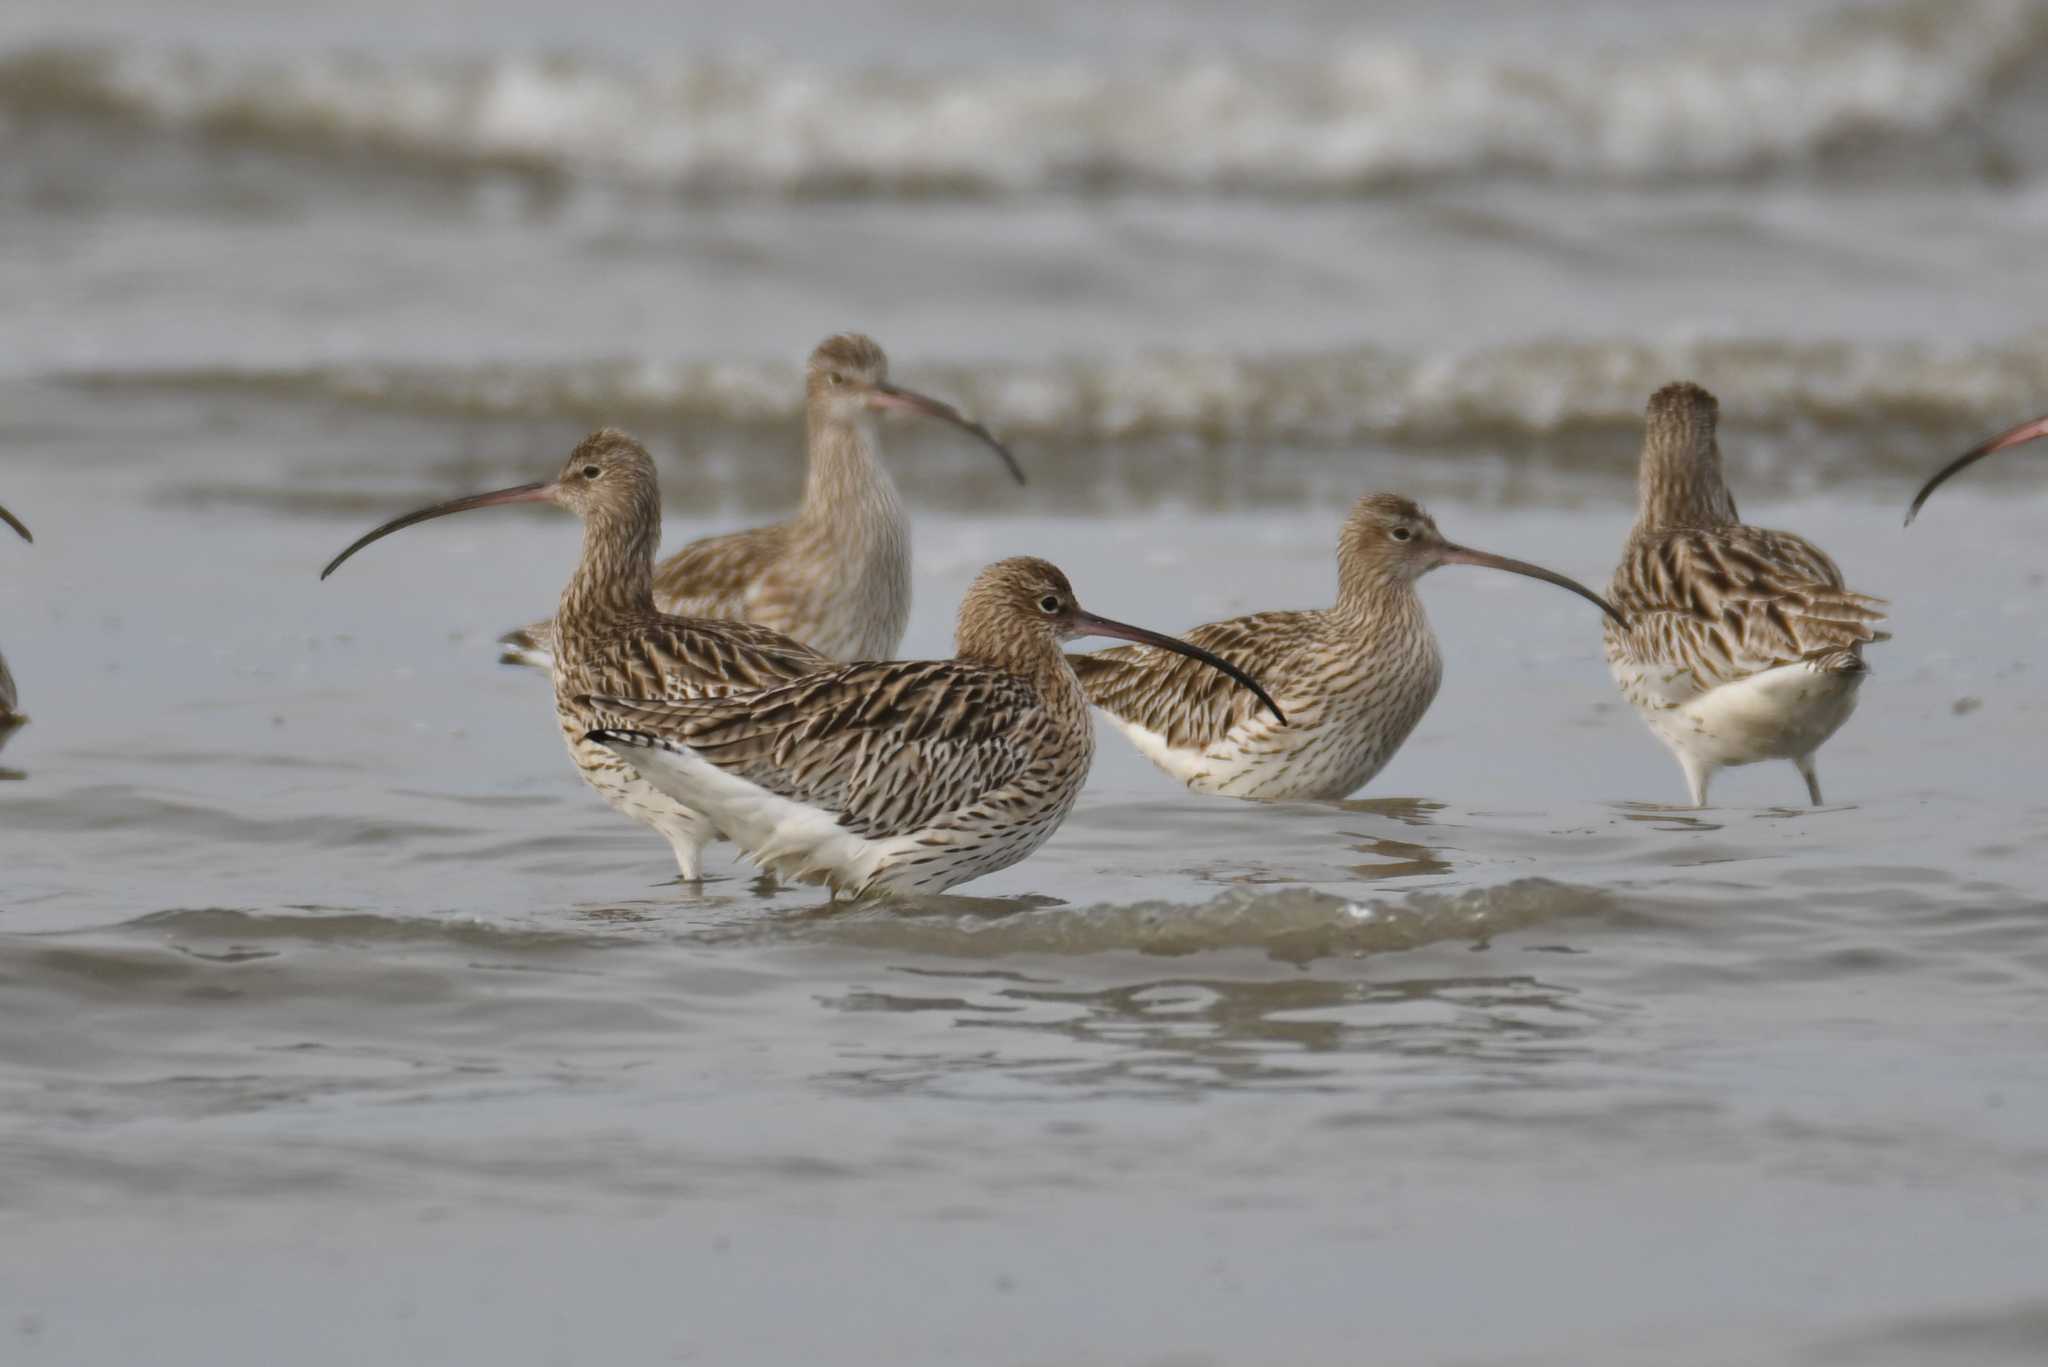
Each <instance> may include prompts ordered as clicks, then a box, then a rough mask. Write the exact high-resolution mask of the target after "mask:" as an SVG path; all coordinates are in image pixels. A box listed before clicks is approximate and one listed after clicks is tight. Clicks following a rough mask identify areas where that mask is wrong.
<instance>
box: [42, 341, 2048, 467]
mask: <svg viewBox="0 0 2048 1367" xmlns="http://www.w3.org/2000/svg"><path fill="white" fill-rule="evenodd" d="M912 369H914V371H915V373H916V374H917V376H918V383H919V386H920V387H921V388H925V389H929V390H930V391H931V392H933V393H937V394H942V395H945V396H947V397H949V398H954V399H958V400H961V401H962V402H963V405H964V406H965V407H966V408H968V409H970V410H971V411H973V412H974V413H975V414H976V415H977V416H979V417H981V418H982V419H983V420H985V421H986V422H988V423H989V424H990V425H991V426H992V427H994V428H995V429H996V430H997V431H999V432H1001V433H1003V434H1004V435H1006V436H1008V437H1012V438H1017V439H1033V440H1037V441H1041V442H1044V443H1046V444H1048V445H1053V444H1058V445H1061V446H1086V445H1091V444H1116V443H1126V442H1153V441H1160V440H1166V441H1194V442H1199V443H1204V444H1213V445H1229V444H1237V443H1249V444H1270V445H1283V444H1285V445H1301V446H1325V445H1331V444H1339V443H1357V442H1373V441H1398V442H1408V443H1415V442H1421V443H1434V444H1441V445H1459V444H1471V445H1480V446H1486V445H1490V444H1494V443H1498V442H1500V441H1503V440H1518V439H1527V438H1573V437H1578V436H1583V435H1601V434H1623V435H1626V434H1632V433H1634V432H1636V431H1637V430H1639V428H1640V424H1641V422H1642V412H1643V403H1644V401H1645V399H1646V398H1647V397H1648V396H1649V394H1650V392H1651V391H1652V390H1654V389H1656V388H1657V387H1658V386H1660V385H1662V384H1665V383H1667V382H1669V381H1670V380H1673V379H1678V378H1687V379H1692V380H1696V381H1698V382H1699V383H1701V384H1704V385H1706V386H1707V387H1708V388H1709V389H1712V390H1714V391H1715V392H1716V393H1717V394H1718V395H1719V396H1720V397H1721V400H1722V408H1723V411H1724V413H1725V414H1726V415H1727V416H1728V418H1729V420H1730V421H1731V422H1732V423H1737V424H1741V425H1742V426H1744V427H1746V428H1748V429H1750V430H1752V431H1754V430H1758V429H1763V430H1775V431H1781V432H1823V433H1835V434H1841V435H1846V436H1850V437H1858V438H1860V437H1865V436H1869V435H1872V434H1876V433H1880V432H1884V431H1886V430H1888V429H1894V428H1903V429H1910V430H1913V431H1916V432H1919V433H1923V434H1924V433H1936V434H1942V435H1958V434H1961V433H1963V432H1967V431H1969V430H1970V429H1973V428H1977V427H1985V426H1988V425H1995V424H2001V423H2005V422H2010V421H2012V420H2014V419H2016V418H2018V417H2023V416H2026V415H2027V414H2030V413H2034V412H2038V411H2039V410H2040V408H2041V407H2042V406H2043V403H2044V396H2048V333H2035V334H2032V335H2029V336H2024V337H2020V338H2015V339H2012V340H2009V341H2007V342H2003V343H1999V344H1994V345H1985V346H1969V347H1962V346H1941V345H1928V344H1921V343H1892V344H1880V343H1850V342H1794V341H1785V340H1769V339H1757V340H1709V341H1686V342H1670V343H1657V342H1647V341H1545V342H1531V343H1526V344H1522V345H1517V346H1506V347H1493V348H1475V349H1471V350H1462V351H1448V352H1441V353H1434V354H1424V355H1418V356H1407V355H1401V354H1397V353H1394V352H1390V351H1384V350H1380V349H1376V348H1357V349H1349V350H1338V351H1330V352H1321V353H1310V354H1281V355H1252V356H1237V355H1229V354H1205V353H1162V354H1156V355H1150V356H1140V357H1134V358H1131V359H1127V360H1092V359H1086V358H1071V359H1065V360H1055V361H1050V362H1045V363H1028V362H1027V363H1019V362H1004V363H994V364H989V365H986V366H973V365H958V364H944V363H940V364H933V363H926V362H923V361H915V362H913V363H912V364H910V365H908V366H906V371H908V370H912ZM71 378H72V379H74V380H77V381H79V382H82V383H87V384H92V385H96V386H103V387H107V388H114V389H132V388H163V389H187V390H213V391H225V392H240V393H248V394H251V395H254V396H274V397H278V398H285V399H307V400H315V401H320V402H340V403H344V404H352V405H361V406H364V407H368V408H377V409H388V410H396V411H406V412H415V413H423V414H447V415H451V416H458V417H475V416H481V417H505V418H535V419H567V420H578V421H587V422H590V423H593V424H595V423H601V422H622V423H647V422H654V423H660V424H664V425H669V424H674V423H684V424H710V425H729V426H736V427H750V426H756V425H763V424H775V425H783V426H788V427H792V428H793V427H794V426H795V424H797V423H798V422H799V421H800V420H801V405H802V396H803V384H802V378H801V375H800V373H799V371H798V368H797V367H796V366H795V365H793V364H786V363H760V364H748V363H743V362H737V361H721V362H716V363H685V362H661V361H653V360H616V361H593V362H585V363H569V364H557V365H533V366H522V365H480V366H413V365H391V366H377V365H343V366H332V367H312V368H306V369H291V370H276V371H269V370H258V371H250V370H215V369H203V370H184V371H141V372H122V373H117V374H95V375H83V376H74V377H71ZM1863 458H1864V457H1863V456H1860V455H1859V456H1858V459H1859V460H1861V459H1863ZM1869 458H1870V459H1871V460H1872V461H1873V462H1874V463H1873V466H1872V468H1876V464H1875V463H1876V462H1881V460H1882V459H1883V453H1882V452H1872V453H1870V456H1869ZM1924 458H1925V452H1924V451H1922V450H1919V449H1918V448H1915V449H1914V451H1913V453H1912V456H1911V459H1912V460H1914V461H1921V460H1924ZM1916 468H1917V467H1916Z"/></svg>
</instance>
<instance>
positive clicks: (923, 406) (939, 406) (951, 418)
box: [868, 382, 1024, 484]
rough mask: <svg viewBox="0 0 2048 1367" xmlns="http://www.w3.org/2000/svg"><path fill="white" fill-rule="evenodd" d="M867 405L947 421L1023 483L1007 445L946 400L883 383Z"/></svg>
mask: <svg viewBox="0 0 2048 1367" xmlns="http://www.w3.org/2000/svg"><path fill="white" fill-rule="evenodd" d="M868 407H870V408H878V409H889V408H894V409H898V410H900V411H902V412H905V413H922V414H923V415H924V416H925V417H927V418H937V419H939V420H940V421H941V422H950V423H952V424H953V426H955V427H957V428H959V429H960V430H961V431H963V432H966V433H967V434H968V435H970V436H972V437H974V438H975V439H976V440H978V441H981V442H983V443H985V444H986V445H987V446H988V449H989V450H991V451H993V452H995V453H996V455H997V456H999V457H1000V458H1001V459H1002V462H1003V464H1004V465H1005V466H1006V467H1008V469H1009V471H1010V478H1011V479H1014V480H1016V481H1017V482H1018V483H1019V484H1022V483H1023V482H1024V467H1023V466H1021V465H1019V464H1017V458H1016V457H1015V456H1013V455H1011V454H1010V449H1009V448H1008V447H1007V446H1004V445H1003V444H1002V443H1001V442H999V441H997V440H996V434H995V433H993V432H991V431H989V430H988V429H987V428H986V427H983V426H982V425H981V424H980V423H978V422H976V421H974V419H972V418H970V417H968V416H967V415H966V414H965V413H962V412H961V411H960V410H959V409H957V408H955V407H953V405H951V404H949V403H940V402H939V401H938V400H937V399H933V398H928V397H926V396H925V395H923V394H919V393H917V392H916V391H915V390H910V389H899V388H897V387H896V386H895V385H893V384H889V383H887V382H884V383H882V384H878V385H876V386H875V387H874V388H873V389H872V390H870V391H869V393H868Z"/></svg>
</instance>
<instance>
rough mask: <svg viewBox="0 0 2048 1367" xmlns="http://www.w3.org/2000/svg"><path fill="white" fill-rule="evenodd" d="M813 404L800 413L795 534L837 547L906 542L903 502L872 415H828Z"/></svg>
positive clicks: (907, 533) (907, 534) (906, 532)
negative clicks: (805, 450)
mask: <svg viewBox="0 0 2048 1367" xmlns="http://www.w3.org/2000/svg"><path fill="white" fill-rule="evenodd" d="M819 407H820V406H819V405H813V406H812V408H811V410H810V412H809V413H808V414H806V423H805V426H806V427H807V428H808V429H809V430H808V433H807V439H808V444H809V447H810V450H809V469H808V470H807V472H806V473H805V476H804V501H803V507H802V508H801V509H800V510H799V511H798V513H797V517H796V523H797V529H798V532H799V534H800V535H803V534H805V533H808V534H810V535H812V536H815V537H818V538H821V539H824V540H828V541H830V542H832V543H834V544H837V545H844V544H847V543H848V542H854V543H859V544H863V545H865V544H868V543H873V542H878V541H891V540H893V541H897V542H902V543H905V544H906V546H907V542H908V538H909V531H908V528H907V526H906V524H905V519H904V516H903V501H902V499H901V498H900V497H899V496H898V494H897V492H896V482H895V481H894V480H893V479H891V478H890V477H889V472H888V470H887V469H886V468H885V467H884V466H883V465H882V461H881V441H880V438H879V434H878V433H877V432H876V429H875V419H874V418H873V417H872V416H869V415H866V414H863V415H862V416H860V417H858V418H853V419H844V418H837V417H832V416H828V415H827V414H825V413H822V412H820V411H818V409H819Z"/></svg>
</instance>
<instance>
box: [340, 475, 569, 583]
mask: <svg viewBox="0 0 2048 1367" xmlns="http://www.w3.org/2000/svg"><path fill="white" fill-rule="evenodd" d="M554 501H555V482H554V481H553V480H551V479H544V480H541V481H540V482H539V483H536V484H520V485H516V486H514V487H513V488H510V489H498V490H494V491H493V492H491V493H488V494H471V495H469V496H468V497H467V498H451V499H449V500H448V501H447V502H446V503H436V504H435V505H434V506H433V507H431V508H422V509H420V510H419V511H418V512H416V513H407V514H406V515H405V516H404V517H394V518H392V519H391V520H390V521H389V522H387V523H385V524H384V525H383V526H381V527H378V528H377V529H376V530H374V531H368V532H364V533H363V534H362V535H361V536H359V537H357V538H356V539H355V540H354V541H353V542H352V543H350V545H349V548H348V549H347V550H345V551H343V552H342V553H341V554H340V555H337V556H335V557H334V559H332V560H330V561H328V562H327V568H326V569H324V570H322V571H320V577H321V578H322V579H325V578H326V577H327V576H328V575H330V574H333V573H334V572H335V571H336V570H338V569H340V568H341V562H342V561H344V560H346V559H348V558H349V557H350V556H352V555H354V554H355V553H356V552H357V551H359V550H361V549H362V548H363V547H365V546H367V545H369V544H370V543H371V542H372V541H375V540H377V539H378V538H379V537H386V536H389V535H391V533H393V532H395V531H399V530H402V529H403V528H406V527H410V526H412V524H413V523H415V522H425V521H427V520H429V519H430V518H436V517H446V516H448V514H450V513H466V512H468V511H469V510H470V509H471V508H495V507H497V506H498V505H499V504H500V503H552V502H554Z"/></svg>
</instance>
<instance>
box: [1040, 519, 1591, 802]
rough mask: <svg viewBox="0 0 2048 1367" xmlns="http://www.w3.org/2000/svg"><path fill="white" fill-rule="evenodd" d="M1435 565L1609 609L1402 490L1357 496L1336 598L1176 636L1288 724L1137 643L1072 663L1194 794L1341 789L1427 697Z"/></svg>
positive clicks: (1403, 735) (1141, 744)
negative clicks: (1526, 583)
mask: <svg viewBox="0 0 2048 1367" xmlns="http://www.w3.org/2000/svg"><path fill="white" fill-rule="evenodd" d="M1445 564H1476V565H1484V566H1490V567H1492V568H1494V569H1502V570H1507V571H1509V572H1511V573H1516V574H1524V575H1529V576H1532V577H1534V578H1538V579H1544V580H1547V581H1549V582H1551V583H1555V584H1559V585H1561V586H1563V587H1564V588H1567V589H1570V590H1571V591H1572V592H1574V593H1578V594H1580V595H1581V596H1583V597H1585V598H1588V599H1590V600H1592V601H1593V602H1594V603H1595V604H1597V605H1599V606H1600V607H1601V608H1603V609H1606V604H1605V603H1602V602H1601V600H1600V598H1599V596H1598V595H1597V594H1595V593H1593V592H1592V591H1591V590H1590V589H1587V588H1585V587H1584V586H1583V585H1580V584H1577V583H1575V582H1573V581H1572V580H1569V579H1566V578H1564V577H1563V576H1561V575H1557V574H1554V573H1552V572H1551V571H1549V570H1544V569H1541V568H1539V567H1537V566H1534V565H1530V564H1527V563H1525V562H1522V561H1518V560H1504V559H1502V558H1500V557H1498V556H1492V555H1487V554H1485V553H1484V552H1480V551H1472V550H1468V549H1466V548H1465V547H1462V546H1456V545H1453V544H1451V543H1450V542H1448V541H1446V540H1444V538H1443V535H1442V533H1440V532H1439V531H1438V530H1437V526H1436V523H1435V521H1434V520H1432V519H1431V518H1430V516H1429V514H1428V513H1426V512H1424V511H1423V510H1422V508H1421V507H1420V506H1419V505H1417V504H1416V503H1414V502H1412V501H1411V500H1409V499H1406V498H1402V497H1400V496H1399V495H1397V494H1368V495H1366V496H1365V497H1364V498H1361V499H1360V500H1359V501H1358V502H1357V503H1356V504H1355V505H1354V506H1353V507H1352V510H1351V515H1350V516H1349V517H1348V518H1347V519H1346V520H1345V523H1344V529H1343V532H1342V534H1341V535H1340V537H1339V539H1338V543H1337V602H1336V605H1335V606H1334V607H1330V608H1318V609H1311V610H1305V611H1294V612H1261V613H1255V614H1253V615H1251V616H1249V617H1234V618H1231V619H1230V620H1228V621H1223V622H1211V623H1209V624H1208V625H1206V626H1199V627H1196V628H1195V629H1194V630H1192V631H1190V632H1188V633H1187V635H1186V638H1185V639H1186V640H1187V641H1189V642H1190V643H1192V644H1194V645H1198V646H1201V647H1202V648H1203V649H1205V650H1209V651H1213V652H1215V653H1216V654H1217V655H1220V656H1222V657H1223V658H1224V659H1226V660H1229V661H1231V662H1232V663H1234V664H1236V665H1237V666H1239V667H1240V668H1242V669H1244V670H1246V671H1247V672H1249V673H1251V674H1253V675H1256V676H1257V677H1258V678H1259V679H1261V680H1263V681H1264V682H1265V683H1266V684H1267V686H1268V687H1269V688H1270V689H1272V690H1273V694H1274V696H1275V698H1277V699H1278V701H1279V702H1280V705H1281V706H1282V707H1283V708H1285V709H1286V711H1287V723H1286V724H1285V725H1281V724H1279V723H1277V722H1275V721H1273V720H1272V719H1271V718H1269V717H1267V716H1265V715H1264V714H1262V713H1260V712H1259V711H1258V710H1257V709H1256V708H1254V707H1252V706H1249V705H1247V704H1248V701H1249V700H1248V699H1246V698H1245V697H1243V696H1241V695H1239V694H1237V693H1236V692H1234V691H1233V690H1231V689H1228V688H1219V687H1217V686H1216V677H1217V676H1216V675H1214V673H1213V672H1211V671H1207V670H1200V669H1193V668H1190V667H1189V662H1187V661H1186V660H1184V659H1182V658H1181V657H1179V656H1176V655H1168V654H1165V653H1164V652H1161V651H1157V650H1154V649H1152V648H1150V647H1148V646H1117V647H1115V648H1113V649H1110V650H1102V651H1097V652H1094V653H1093V654H1087V655H1076V656H1074V657H1073V664H1074V670H1075V673H1077V674H1078V675H1079V676H1080V679H1081V683H1082V685H1083V687H1085V688H1086V689H1087V691H1088V700H1089V701H1090V702H1092V703H1094V704H1095V705H1096V706H1097V707H1099V708H1101V709H1102V710H1103V711H1104V712H1106V713H1107V714H1108V715H1109V717H1110V720H1111V721H1112V722H1114V723H1115V724H1116V726H1117V727H1118V729H1120V730H1121V731H1122V732H1123V733H1124V735H1125V736H1127V737H1128V738H1129V739H1130V740H1131V742H1132V744H1134V745H1136V746H1137V747H1138V750H1139V751H1140V753H1142V754H1144V756H1145V757H1146V758H1147V759H1150V760H1151V761H1152V762H1153V763H1154V764H1156V765H1158V766H1159V768H1160V769H1161V770H1163V771H1164V772H1166V773H1168V774H1170V775H1172V776H1173V777H1175V778H1177V779H1179V780H1181V781H1182V782H1183V783H1185V784H1187V786H1188V787H1190V788H1192V789H1194V790H1195V791H1196V792H1200V793H1215V794H1220V795H1223V796H1228V797H1243V798H1340V797H1344V796H1346V795H1347V794H1350V793H1353V792H1356V791H1357V790H1358V789H1359V788H1361V787H1363V786H1364V785H1365V784H1366V783H1368V782H1369V781H1371V779H1372V777H1373V775H1375V774H1377V773H1378V772H1379V771H1380V770H1381V769H1382V768H1384V767H1385V766H1386V764H1387V761H1389V760H1390V759H1392V758H1393V757H1394V753H1395V752H1396V751H1397V750H1399V749H1400V748H1401V744H1402V742H1404V741H1405V740H1407V739H1408V736H1409V734H1410V733H1411V732H1413V731H1414V729H1415V726H1416V724H1417V723H1418V722H1420V721H1421V720H1422V716H1423V714H1424V713H1425V712H1427V711H1428V710H1429V705H1430V703H1431V701H1432V700H1434V699H1435V697H1436V692H1437V687H1438V685H1439V684H1440V683H1441V682H1442V680H1443V657H1442V655H1441V653H1440V652H1439V650H1438V647H1437V641H1436V634H1435V633H1434V632H1433V631H1431V630H1430V626H1429V619H1428V617H1427V615H1426V614H1425V613H1424V612H1423V609H1422V599H1421V598H1420V596H1419V595H1417V593H1416V591H1415V581H1416V580H1417V579H1419V578H1421V577H1422V576H1423V575H1424V574H1427V573H1428V572H1429V571H1430V570H1432V569H1435V568H1436V567H1437V566H1439V565H1445ZM1607 610H1610V611H1611V609H1607Z"/></svg>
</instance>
